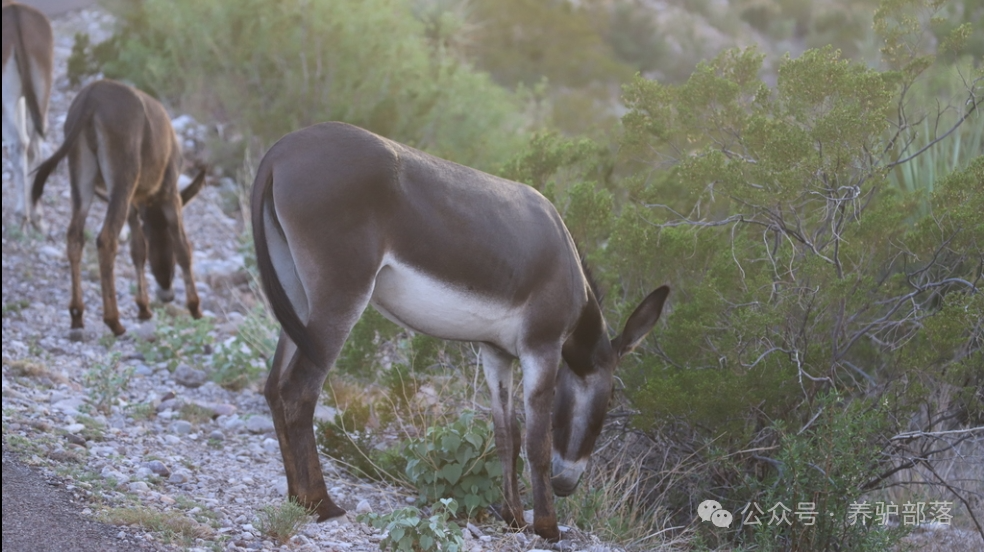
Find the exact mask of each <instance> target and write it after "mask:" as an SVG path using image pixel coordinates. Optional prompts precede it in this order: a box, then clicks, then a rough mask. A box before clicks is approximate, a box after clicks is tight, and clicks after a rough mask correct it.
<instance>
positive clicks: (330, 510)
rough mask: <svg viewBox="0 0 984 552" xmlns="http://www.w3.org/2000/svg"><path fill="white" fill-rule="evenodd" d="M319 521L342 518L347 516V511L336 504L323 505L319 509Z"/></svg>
mask: <svg viewBox="0 0 984 552" xmlns="http://www.w3.org/2000/svg"><path fill="white" fill-rule="evenodd" d="M317 514H318V521H319V522H320V521H326V520H329V519H332V518H337V517H342V516H344V515H345V510H343V509H341V508H339V507H338V506H337V505H335V503H334V502H330V501H329V503H328V504H325V503H323V502H322V503H321V504H320V505H319V506H318V508H317Z"/></svg>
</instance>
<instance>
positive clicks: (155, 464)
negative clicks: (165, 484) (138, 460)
mask: <svg viewBox="0 0 984 552" xmlns="http://www.w3.org/2000/svg"><path fill="white" fill-rule="evenodd" d="M140 466H141V467H143V468H147V469H148V470H150V471H151V472H153V473H154V474H155V475H159V476H161V477H168V476H169V475H171V470H169V469H167V466H165V465H164V462H161V461H160V460H151V461H149V462H144V463H143V464H140Z"/></svg>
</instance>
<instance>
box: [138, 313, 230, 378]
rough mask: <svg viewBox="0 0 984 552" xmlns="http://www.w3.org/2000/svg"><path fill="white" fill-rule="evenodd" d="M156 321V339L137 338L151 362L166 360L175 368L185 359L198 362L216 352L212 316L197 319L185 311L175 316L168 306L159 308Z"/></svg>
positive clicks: (155, 315)
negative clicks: (171, 313)
mask: <svg viewBox="0 0 984 552" xmlns="http://www.w3.org/2000/svg"><path fill="white" fill-rule="evenodd" d="M154 320H155V321H156V324H157V327H156V332H155V334H154V338H153V340H146V341H145V340H139V341H137V350H138V351H139V352H140V353H141V354H142V355H143V356H144V359H145V360H146V361H147V362H166V363H167V366H168V369H170V370H172V371H173V370H174V369H175V368H177V367H178V364H180V363H181V362H188V363H189V364H193V365H194V364H198V362H199V360H200V359H201V357H202V356H204V355H208V354H211V353H212V344H213V342H214V341H215V337H214V335H213V331H212V330H213V327H212V321H211V319H209V318H199V319H197V320H196V319H194V318H192V317H190V316H188V315H186V314H184V313H179V314H177V315H176V316H171V315H170V314H168V310H167V309H156V311H155V313H154Z"/></svg>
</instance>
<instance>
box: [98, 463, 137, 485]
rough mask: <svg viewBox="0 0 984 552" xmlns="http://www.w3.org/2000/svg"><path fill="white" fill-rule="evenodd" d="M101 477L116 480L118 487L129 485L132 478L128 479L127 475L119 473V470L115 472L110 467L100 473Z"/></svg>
mask: <svg viewBox="0 0 984 552" xmlns="http://www.w3.org/2000/svg"><path fill="white" fill-rule="evenodd" d="M99 475H100V476H101V477H102V478H103V479H113V480H115V481H116V483H117V484H118V485H125V484H127V483H129V482H130V478H129V477H127V476H126V475H124V474H123V473H121V472H119V471H117V470H114V469H113V468H111V467H109V466H106V467H105V468H103V469H102V471H101V472H100V473H99Z"/></svg>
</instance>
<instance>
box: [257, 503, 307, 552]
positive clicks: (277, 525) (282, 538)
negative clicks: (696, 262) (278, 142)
mask: <svg viewBox="0 0 984 552" xmlns="http://www.w3.org/2000/svg"><path fill="white" fill-rule="evenodd" d="M311 515H312V512H311V511H310V510H308V509H307V508H305V507H304V506H301V505H300V503H298V502H297V500H296V499H294V498H290V499H288V500H287V501H286V502H284V503H282V504H276V505H274V504H270V505H267V506H264V507H263V511H262V512H261V513H260V516H259V520H258V522H257V525H256V528H257V529H259V530H260V531H261V532H263V533H264V534H266V535H270V536H271V537H273V538H275V539H277V542H279V543H280V544H287V542H289V541H290V538H291V537H293V536H294V535H296V534H297V530H298V529H300V528H301V526H302V525H304V524H305V523H306V522H307V521H308V520H310V518H311Z"/></svg>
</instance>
